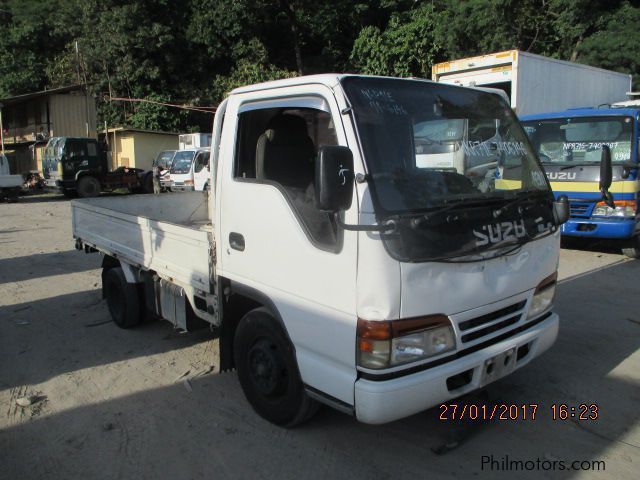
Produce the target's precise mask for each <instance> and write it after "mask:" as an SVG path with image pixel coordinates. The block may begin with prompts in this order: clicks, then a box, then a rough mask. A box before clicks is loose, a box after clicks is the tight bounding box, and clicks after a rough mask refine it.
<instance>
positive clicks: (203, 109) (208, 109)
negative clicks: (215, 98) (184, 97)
mask: <svg viewBox="0 0 640 480" xmlns="http://www.w3.org/2000/svg"><path fill="white" fill-rule="evenodd" d="M107 100H109V101H110V102H132V103H151V104H153V105H162V106H164V107H171V108H180V109H182V110H192V111H195V112H202V113H216V110H217V109H218V107H217V106H216V107H206V106H197V107H193V106H190V105H180V104H178V103H167V102H159V101H157V100H149V99H146V98H122V97H107Z"/></svg>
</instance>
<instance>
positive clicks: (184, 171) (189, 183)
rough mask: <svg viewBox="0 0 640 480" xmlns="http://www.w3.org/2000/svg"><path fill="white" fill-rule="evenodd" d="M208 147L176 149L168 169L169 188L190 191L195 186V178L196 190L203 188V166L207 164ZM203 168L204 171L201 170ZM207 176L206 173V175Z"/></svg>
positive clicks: (205, 171)
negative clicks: (196, 179) (196, 182)
mask: <svg viewBox="0 0 640 480" xmlns="http://www.w3.org/2000/svg"><path fill="white" fill-rule="evenodd" d="M209 154H210V152H209V149H189V150H178V151H177V152H176V155H175V157H174V158H173V165H172V166H171V170H170V181H171V190H175V191H192V190H196V188H195V182H194V180H195V178H196V177H197V178H198V184H199V185H198V186H199V188H198V190H202V189H204V188H205V183H206V180H204V181H202V179H203V177H204V176H205V175H203V173H207V174H208V170H207V169H206V168H205V167H206V166H207V165H208V164H209ZM203 170H204V172H203ZM206 177H207V178H208V175H206Z"/></svg>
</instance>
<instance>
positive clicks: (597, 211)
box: [592, 200, 637, 218]
mask: <svg viewBox="0 0 640 480" xmlns="http://www.w3.org/2000/svg"><path fill="white" fill-rule="evenodd" d="M613 203H614V204H615V208H611V207H610V206H608V205H607V204H606V203H604V202H598V203H597V204H596V208H594V209H593V213H592V216H594V217H624V218H633V217H635V216H636V209H637V204H636V201H635V200H616V201H615V202H613Z"/></svg>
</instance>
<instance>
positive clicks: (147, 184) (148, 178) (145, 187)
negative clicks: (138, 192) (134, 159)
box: [142, 172, 153, 193]
mask: <svg viewBox="0 0 640 480" xmlns="http://www.w3.org/2000/svg"><path fill="white" fill-rule="evenodd" d="M142 191H143V192H144V193H153V172H149V173H147V174H145V176H144V178H143V179H142Z"/></svg>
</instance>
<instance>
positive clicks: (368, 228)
mask: <svg viewBox="0 0 640 480" xmlns="http://www.w3.org/2000/svg"><path fill="white" fill-rule="evenodd" d="M333 218H334V219H335V221H336V223H337V224H338V226H339V227H341V228H343V229H345V230H349V231H351V232H381V233H382V232H389V233H391V232H393V231H395V229H396V226H397V225H396V222H395V221H394V220H389V221H387V223H385V224H384V225H348V224H346V223H344V222H343V221H342V219H341V218H340V213H339V212H334V213H333Z"/></svg>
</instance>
